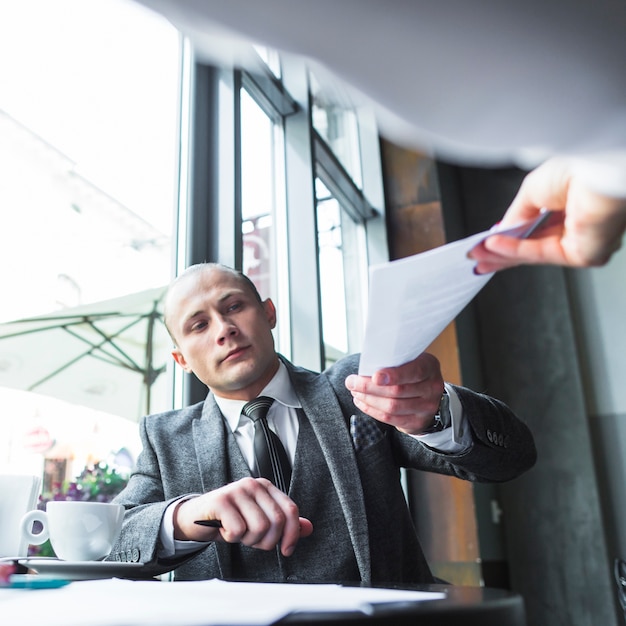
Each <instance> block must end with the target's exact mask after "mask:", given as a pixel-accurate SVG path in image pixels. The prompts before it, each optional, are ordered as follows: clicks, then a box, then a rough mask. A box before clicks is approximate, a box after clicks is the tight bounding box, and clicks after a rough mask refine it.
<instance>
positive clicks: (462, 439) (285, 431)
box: [159, 361, 472, 558]
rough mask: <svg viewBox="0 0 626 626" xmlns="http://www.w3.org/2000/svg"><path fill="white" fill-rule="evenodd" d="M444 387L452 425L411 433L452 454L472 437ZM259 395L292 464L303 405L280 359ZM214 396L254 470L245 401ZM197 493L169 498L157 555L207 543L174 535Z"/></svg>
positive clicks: (457, 403)
mask: <svg viewBox="0 0 626 626" xmlns="http://www.w3.org/2000/svg"><path fill="white" fill-rule="evenodd" d="M446 390H447V391H448V395H449V396H450V414H451V416H452V425H451V427H450V428H446V429H445V430H442V431H440V432H438V433H433V434H430V435H413V436H414V437H415V438H416V439H418V440H419V441H421V442H422V443H424V444H426V445H428V446H429V447H430V448H434V449H436V450H438V451H439V452H445V453H448V454H453V453H458V452H461V451H462V450H464V449H465V448H467V447H469V446H470V445H471V442H472V439H471V433H470V432H469V429H468V428H464V422H465V419H464V416H463V411H462V408H461V403H460V401H459V399H458V396H457V395H456V393H455V391H454V389H453V388H452V387H451V386H450V385H448V384H446ZM259 395H261V396H269V397H271V398H274V400H275V402H274V404H273V405H272V406H271V407H270V410H269V412H268V414H267V422H268V425H269V427H270V428H271V429H272V430H273V431H274V432H275V433H276V434H277V435H278V436H279V437H280V440H281V442H282V444H283V446H284V447H285V451H286V452H287V455H288V457H289V459H290V461H291V464H292V465H293V462H294V458H295V454H296V444H297V441H298V432H299V425H298V414H297V409H299V408H302V405H301V404H300V401H299V400H298V397H297V396H296V393H295V391H294V389H293V386H292V384H291V380H290V378H289V373H288V372H287V368H286V367H285V365H284V364H283V363H282V361H281V362H280V366H279V368H278V371H277V372H276V374H275V375H274V378H272V380H271V381H270V382H269V383H268V384H267V386H266V387H265V388H264V389H263V391H262V392H261V393H260V394H259ZM214 397H215V402H216V403H217V406H218V407H219V409H220V411H221V412H222V415H223V416H224V418H225V420H226V422H227V424H228V425H229V427H230V429H231V430H232V432H233V434H234V436H235V440H236V441H237V444H238V445H239V448H240V449H241V453H242V454H243V457H244V459H245V460H246V462H247V463H248V466H249V467H250V470H251V471H252V473H253V474H256V469H257V468H256V464H255V461H254V424H253V422H252V420H251V419H250V418H249V417H246V416H245V415H243V414H242V413H241V410H242V409H243V406H244V404H246V401H244V400H230V399H227V398H221V397H219V396H217V395H216V396H214ZM198 495H200V494H188V495H186V496H182V497H181V498H179V499H178V500H176V501H175V502H172V504H170V505H169V506H168V507H167V509H166V510H165V515H164V516H163V520H162V522H161V529H160V534H159V538H160V540H161V546H162V547H161V549H160V550H159V557H161V558H169V557H172V556H174V555H177V556H179V555H181V554H184V553H186V552H193V551H194V550H197V549H199V548H201V547H202V546H204V545H206V543H204V542H198V541H179V540H176V539H174V522H173V516H174V509H175V508H176V506H177V505H178V504H179V503H180V501H181V500H186V499H189V498H194V497H197V496H198Z"/></svg>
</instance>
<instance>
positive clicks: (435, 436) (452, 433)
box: [411, 383, 472, 454]
mask: <svg viewBox="0 0 626 626" xmlns="http://www.w3.org/2000/svg"><path fill="white" fill-rule="evenodd" d="M445 387H446V391H447V392H448V396H449V397H450V416H451V418H452V423H451V425H450V428H446V429H444V430H442V431H440V432H438V433H432V434H430V435H411V436H412V437H415V438H416V439H417V440H418V441H420V442H421V443H424V444H426V445H427V446H428V447H429V448H433V449H435V450H437V451H438V452H445V453H446V454H460V453H461V452H464V451H465V450H467V449H468V448H469V447H470V446H471V445H472V434H471V432H470V429H469V428H467V425H466V423H465V422H466V419H465V415H464V414H463V407H462V406H461V401H460V400H459V397H458V396H457V394H456V391H455V390H454V387H453V386H452V385H449V384H448V383H445Z"/></svg>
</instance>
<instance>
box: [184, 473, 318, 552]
mask: <svg viewBox="0 0 626 626" xmlns="http://www.w3.org/2000/svg"><path fill="white" fill-rule="evenodd" d="M201 519H205V520H219V521H220V522H221V523H222V527H221V528H208V527H206V526H200V525H198V524H196V523H195V521H196V520H201ZM173 521H174V538H175V539H177V540H181V541H220V540H221V541H226V542H228V543H242V544H243V545H246V546H249V547H252V548H258V549H259V550H272V549H273V548H274V547H275V546H277V545H279V544H280V551H281V553H282V554H283V555H284V556H291V554H293V551H294V549H295V547H296V544H297V543H298V540H299V539H300V537H308V536H309V535H310V534H311V533H312V532H313V524H312V523H311V522H310V521H309V520H308V519H306V518H304V517H300V516H299V511H298V507H297V505H296V504H295V502H294V501H293V500H292V499H291V498H289V496H287V495H286V494H285V493H283V492H282V491H280V489H278V488H277V487H275V486H274V485H273V484H272V483H271V482H270V481H269V480H266V479H265V478H242V479H241V480H238V481H237V482H234V483H230V484H228V485H225V486H224V487H220V488H219V489H215V490H214V491H209V492H208V493H205V494H203V495H201V496H198V497H196V498H191V499H189V500H184V501H183V502H181V504H179V505H178V506H177V508H176V510H175V511H174V518H173Z"/></svg>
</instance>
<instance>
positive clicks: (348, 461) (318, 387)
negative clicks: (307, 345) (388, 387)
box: [286, 362, 371, 581]
mask: <svg viewBox="0 0 626 626" xmlns="http://www.w3.org/2000/svg"><path fill="white" fill-rule="evenodd" d="M286 365H287V368H288V370H289V375H290V377H291V380H292V383H293V386H294V389H295V391H296V393H297V395H298V397H299V399H300V402H301V403H302V409H303V410H304V413H305V415H306V416H307V418H308V420H309V422H310V424H311V426H312V428H313V431H314V432H315V435H316V437H317V439H318V441H319V444H320V446H321V448H322V451H323V452H324V455H325V458H326V463H327V464H328V468H329V470H330V474H331V477H332V480H333V484H334V486H335V489H336V491H337V495H338V496H339V502H340V504H341V508H342V511H343V515H344V517H345V519H346V523H347V525H348V532H349V533H350V538H351V540H352V545H353V547H354V553H355V556H356V560H357V564H358V567H359V572H360V574H361V578H362V580H364V581H368V580H370V579H371V561H370V549H369V532H368V527H367V517H366V512H365V504H364V497H363V487H362V485H361V481H360V478H359V469H358V466H357V462H356V457H355V454H354V448H353V447H352V441H351V439H350V433H349V430H348V426H347V421H346V418H345V417H344V416H343V413H342V410H341V406H340V405H339V402H338V401H337V398H336V396H335V394H334V392H333V389H332V387H331V385H330V383H329V382H328V380H327V379H326V376H325V375H323V374H321V375H320V374H314V373H312V372H308V371H306V370H302V369H296V368H294V367H293V366H292V365H291V364H290V363H289V362H286Z"/></svg>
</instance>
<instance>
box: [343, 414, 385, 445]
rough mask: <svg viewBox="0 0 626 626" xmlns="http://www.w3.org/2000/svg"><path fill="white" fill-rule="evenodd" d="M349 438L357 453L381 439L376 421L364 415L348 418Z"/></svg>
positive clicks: (380, 432) (381, 434) (381, 435)
mask: <svg viewBox="0 0 626 626" xmlns="http://www.w3.org/2000/svg"><path fill="white" fill-rule="evenodd" d="M350 436H351V437H352V444H353V445H354V449H355V450H356V451H357V452H360V451H361V450H364V449H365V448H369V447H370V446H372V445H374V444H375V443H377V442H378V441H380V440H381V439H382V438H383V436H384V435H383V433H382V431H381V429H380V428H379V427H378V424H377V423H376V420H375V419H373V418H371V417H367V416H366V415H351V416H350Z"/></svg>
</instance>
